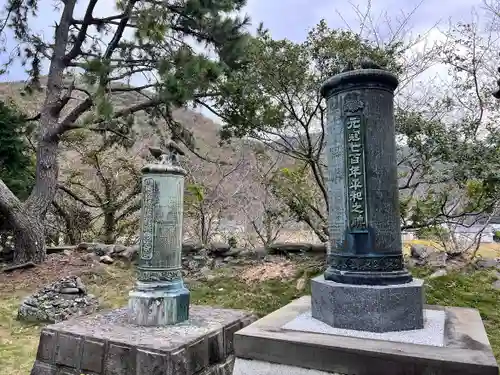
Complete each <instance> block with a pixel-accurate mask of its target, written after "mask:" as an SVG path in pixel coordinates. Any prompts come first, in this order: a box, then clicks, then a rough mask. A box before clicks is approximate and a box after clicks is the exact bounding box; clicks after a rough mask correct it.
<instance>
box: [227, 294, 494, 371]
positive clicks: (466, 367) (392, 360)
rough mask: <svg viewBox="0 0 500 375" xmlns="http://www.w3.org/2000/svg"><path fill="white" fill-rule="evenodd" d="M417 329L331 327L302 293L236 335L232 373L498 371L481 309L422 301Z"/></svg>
mask: <svg viewBox="0 0 500 375" xmlns="http://www.w3.org/2000/svg"><path fill="white" fill-rule="evenodd" d="M424 316H425V321H424V327H423V329H419V330H410V331H396V332H386V333H374V332H367V331H356V330H348V329H339V328H333V327H331V326H330V325H329V324H325V323H323V322H321V321H319V320H317V319H314V318H313V317H312V316H311V298H310V297H302V298H300V299H298V300H295V301H293V302H292V303H290V304H288V305H286V306H285V307H283V308H281V309H279V310H277V311H275V312H273V313H271V314H269V315H267V316H266V317H264V318H262V319H259V320H258V321H256V322H254V323H252V324H250V325H249V326H247V327H245V328H243V329H241V330H240V331H238V332H237V333H236V335H235V339H234V348H235V356H236V360H235V365H234V372H233V375H250V374H251V375H277V374H287V375H306V374H307V375H331V374H335V375H338V374H342V375H343V374H346V375H347V374H348V375H379V374H380V375H410V374H411V375H423V374H426V375H427V374H428V375H456V374H460V375H498V370H499V369H498V366H497V363H496V360H495V357H494V356H493V353H492V350H491V347H490V344H489V341H488V337H487V336H486V332H485V330H484V326H483V323H482V321H481V317H480V315H479V312H478V311H477V310H474V309H465V308H457V307H440V306H425V307H424Z"/></svg>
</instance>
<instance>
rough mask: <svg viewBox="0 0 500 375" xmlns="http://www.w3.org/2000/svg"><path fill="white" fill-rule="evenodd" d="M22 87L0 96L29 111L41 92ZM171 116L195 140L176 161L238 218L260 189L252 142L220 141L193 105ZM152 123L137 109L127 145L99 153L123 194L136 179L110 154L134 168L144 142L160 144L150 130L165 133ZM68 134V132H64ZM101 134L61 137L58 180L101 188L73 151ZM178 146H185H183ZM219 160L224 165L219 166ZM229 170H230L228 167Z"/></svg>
mask: <svg viewBox="0 0 500 375" xmlns="http://www.w3.org/2000/svg"><path fill="white" fill-rule="evenodd" d="M43 84H44V81H43V80H42V87H43ZM23 86H24V85H23V83H22V82H11V83H0V98H1V99H3V100H8V99H11V100H13V101H14V102H15V103H16V104H17V106H18V107H19V108H20V109H21V110H22V111H23V112H25V113H26V114H27V115H29V116H32V115H35V114H36V113H37V111H38V110H39V108H40V107H41V104H42V101H43V99H44V95H43V92H36V93H34V94H33V95H29V96H27V95H23V94H22V92H23ZM139 100H143V97H140V98H139V96H138V94H137V93H135V92H133V91H129V92H120V93H117V94H115V95H114V96H113V97H112V102H113V106H114V107H115V108H116V109H121V108H127V107H130V106H131V105H133V104H136V103H137V102H138V101H139ZM72 102H74V103H72ZM72 102H70V105H69V106H71V105H75V103H77V101H76V100H73V101H72ZM173 119H174V120H175V121H177V122H178V123H179V124H181V125H182V126H183V127H184V128H186V129H187V130H189V131H190V132H191V133H192V135H193V137H194V140H195V144H196V151H195V152H196V155H195V154H193V153H192V152H189V151H187V153H186V157H185V158H184V159H183V161H182V163H183V166H184V168H185V169H186V170H187V171H188V172H189V174H190V176H191V177H190V181H191V182H196V183H198V184H202V185H204V186H206V187H208V189H207V192H208V191H210V189H215V188H216V190H217V192H216V194H214V195H215V196H212V197H211V199H212V198H213V199H214V200H217V201H221V200H225V203H224V204H225V205H228V206H230V207H228V212H227V214H228V215H229V216H230V217H231V218H232V219H233V220H238V221H244V219H245V215H244V214H243V211H242V209H241V207H239V206H240V203H242V204H248V199H247V198H248V197H249V196H253V197H255V193H258V191H259V189H260V188H259V186H258V183H256V182H255V181H257V176H256V175H255V173H254V172H255V171H254V166H255V163H256V161H255V156H254V152H253V142H248V141H243V140H239V139H235V140H232V142H231V143H230V144H225V145H220V144H219V137H218V130H219V129H220V125H219V124H217V123H215V122H214V121H212V120H210V119H209V118H207V117H205V116H203V115H202V114H200V113H198V112H195V111H193V110H189V109H185V108H180V109H176V110H174V111H173ZM155 125H156V126H155V128H156V129H154V128H153V127H152V126H150V125H149V124H148V117H147V115H146V114H145V113H144V112H137V113H136V115H135V121H134V126H133V129H134V131H135V132H136V133H137V137H136V139H137V141H136V142H135V144H134V145H133V146H132V147H131V148H130V149H128V150H124V149H123V148H120V149H119V154H117V153H116V152H114V151H113V152H109V153H107V154H106V155H105V156H106V158H103V160H104V161H106V164H105V165H104V167H105V168H104V167H103V170H104V169H105V170H106V173H107V174H108V175H109V176H110V178H112V179H113V180H116V181H115V182H116V186H117V190H118V191H120V192H121V193H122V194H123V195H124V196H125V195H126V194H127V191H126V190H127V189H128V190H130V185H131V184H133V183H134V181H137V178H135V177H133V176H132V177H130V175H129V174H128V173H127V174H125V173H123V168H120V166H119V164H118V163H116V159H119V158H122V159H124V160H126V161H127V163H130V164H132V165H133V166H134V168H135V169H136V170H139V169H140V167H141V166H142V165H144V164H145V163H146V162H147V160H151V156H150V155H149V152H148V146H158V145H159V144H160V139H159V136H158V135H157V133H156V131H157V130H158V129H159V130H160V133H162V134H163V135H164V136H167V137H168V134H169V133H170V132H169V129H168V127H167V125H166V123H165V122H164V121H163V120H161V121H158V122H157V123H155ZM74 133H75V132H69V133H68V134H74ZM101 139H102V138H101V137H100V136H98V135H95V134H94V133H91V132H89V131H87V132H86V137H85V140H80V139H79V138H77V140H76V141H75V140H73V141H72V143H71V144H70V143H68V142H64V141H63V144H62V150H63V152H61V155H60V167H61V169H60V182H61V183H64V182H65V181H68V180H69V179H70V178H72V176H73V177H74V175H75V171H76V172H78V174H79V178H80V180H81V181H82V182H85V185H86V186H87V187H91V188H92V189H93V190H96V191H99V190H101V191H102V190H103V189H102V181H99V179H98V178H97V177H96V170H95V168H93V167H91V166H89V165H88V164H87V163H86V162H85V159H84V158H83V157H82V154H81V152H80V153H79V152H78V150H80V151H86V150H87V149H89V148H91V147H95V144H98V142H101ZM183 148H184V149H185V150H186V147H183ZM104 161H103V164H104ZM220 162H223V163H225V164H224V165H222V164H221V163H220ZM232 170H234V171H233V172H231V171H232ZM229 172H231V173H229ZM227 174H229V175H228V176H226V177H224V179H223V181H224V183H222V184H221V183H220V181H221V179H222V176H225V175H227ZM127 178H128V180H127ZM131 178H132V179H131ZM74 190H75V191H76V192H77V193H78V194H81V195H84V196H86V197H87V198H89V199H90V200H91V199H92V197H89V194H88V192H86V191H85V189H84V188H80V187H76V188H74ZM122 190H123V191H122ZM250 192H251V194H250ZM207 195H208V194H207ZM239 198H244V199H243V201H244V202H238V199H239Z"/></svg>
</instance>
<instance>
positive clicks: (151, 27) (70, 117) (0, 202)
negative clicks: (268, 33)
mask: <svg viewBox="0 0 500 375" xmlns="http://www.w3.org/2000/svg"><path fill="white" fill-rule="evenodd" d="M76 3H77V1H76V0H65V1H60V2H58V3H57V5H58V7H57V8H56V10H57V11H58V12H59V19H58V21H57V22H56V25H55V27H54V36H53V38H52V39H51V38H44V39H42V38H40V37H39V35H37V34H36V33H35V32H33V31H32V30H31V29H30V25H31V24H32V23H34V24H37V22H33V21H40V19H38V20H35V18H39V17H38V9H39V5H40V4H39V2H38V1H37V0H31V1H17V0H9V1H7V3H6V4H5V9H4V11H5V14H6V15H7V21H6V24H7V25H8V27H9V28H10V30H11V32H12V33H13V34H14V36H15V38H16V40H17V42H18V43H19V55H20V58H21V59H22V62H23V64H24V65H25V66H26V67H27V72H28V73H29V75H30V85H28V87H27V88H28V89H29V90H27V91H28V94H29V93H30V91H32V90H34V89H38V90H41V89H42V85H41V80H40V77H41V75H42V74H43V73H44V72H43V69H42V67H43V63H44V62H48V63H49V71H48V78H47V84H46V89H45V94H44V95H45V100H44V104H43V107H42V108H41V109H40V113H39V116H37V120H38V122H37V129H36V130H37V131H36V134H37V140H36V148H37V152H36V165H37V168H36V178H35V186H34V189H33V190H32V192H31V194H30V196H29V197H28V199H27V200H26V201H25V202H24V203H22V204H21V203H20V202H19V201H18V200H17V198H16V197H15V196H14V194H12V192H11V191H10V190H9V189H8V187H7V186H6V185H5V184H4V183H3V182H1V180H0V212H1V213H3V214H4V215H5V216H6V217H7V220H8V221H9V222H10V223H11V225H12V226H13V227H14V228H15V232H16V233H15V240H16V259H15V261H16V262H18V263H22V262H25V261H34V262H41V261H43V259H44V257H45V246H44V244H43V242H44V241H43V240H42V238H43V231H44V229H43V223H44V221H45V216H46V213H47V210H48V208H49V207H50V205H51V204H52V202H53V199H54V197H55V194H56V192H57V190H58V170H59V168H58V156H59V151H60V146H61V139H63V138H64V135H65V134H66V133H67V132H70V131H73V130H75V129H85V130H86V131H90V132H95V133H97V134H101V135H104V136H109V135H110V134H113V135H117V136H119V137H121V138H130V137H131V136H132V134H131V131H130V130H131V127H132V124H133V115H134V114H135V113H137V112H139V111H145V112H146V114H147V115H148V116H149V117H150V119H151V122H152V123H154V122H157V121H158V119H163V120H166V121H167V123H168V124H170V125H171V129H172V133H174V137H175V138H177V139H181V140H183V141H184V142H185V143H186V144H188V145H190V146H192V142H190V140H191V139H190V137H189V132H187V131H185V129H183V128H182V127H181V126H179V124H176V123H175V122H174V121H173V120H172V116H171V110H172V108H173V107H175V106H181V105H185V104H187V103H189V102H193V101H194V100H195V99H198V98H205V97H210V98H215V97H217V96H219V95H221V94H223V92H222V91H221V90H220V86H221V85H222V84H223V83H224V82H225V80H226V78H225V77H226V76H227V74H228V73H229V72H230V71H231V70H233V69H239V68H241V67H243V66H244V65H245V60H244V59H243V58H242V57H244V55H243V54H242V51H243V50H244V48H245V45H246V40H247V35H246V33H245V32H244V30H243V28H244V26H245V25H246V24H247V23H248V19H246V18H243V19H241V18H239V17H235V16H234V14H235V12H238V11H240V10H241V9H242V8H243V6H244V5H245V1H244V0H211V1H202V0H167V1H144V0H119V1H117V2H116V11H114V12H113V13H112V14H111V15H109V16H106V17H101V16H99V11H98V8H97V6H98V1H97V0H87V1H86V2H83V3H80V2H79V3H78V9H83V13H82V14H78V12H77V7H76ZM99 5H101V4H99ZM193 40H194V41H196V42H198V43H199V44H201V45H204V46H206V47H208V48H209V49H211V51H212V52H214V53H213V55H214V57H213V58H209V57H208V56H207V55H205V54H200V53H197V52H196V51H195V50H194V49H193V47H192V46H191V44H190V43H188V41H193ZM131 82H132V83H136V82H139V83H138V84H137V85H136V86H134V87H131V86H130V85H129V84H130V83H131ZM117 83H121V84H117ZM131 91H133V92H135V93H136V94H137V98H138V99H137V101H136V102H135V103H134V104H133V105H130V106H128V107H126V108H123V107H119V106H116V105H114V104H113V100H112V97H114V96H115V95H117V94H120V93H125V92H131Z"/></svg>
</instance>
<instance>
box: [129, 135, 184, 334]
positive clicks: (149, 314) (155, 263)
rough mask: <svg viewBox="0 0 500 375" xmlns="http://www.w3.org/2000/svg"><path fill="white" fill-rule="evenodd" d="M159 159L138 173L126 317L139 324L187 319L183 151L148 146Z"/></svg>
mask: <svg viewBox="0 0 500 375" xmlns="http://www.w3.org/2000/svg"><path fill="white" fill-rule="evenodd" d="M151 153H152V154H153V156H155V157H156V158H157V159H158V160H159V162H158V163H155V164H148V165H146V166H145V167H144V168H143V169H142V172H143V176H142V211H141V237H140V254H139V263H138V266H137V284H136V288H135V289H134V291H132V292H131V293H130V299H129V316H130V320H131V322H133V323H136V324H139V325H147V326H150V325H167V324H175V323H179V322H182V321H185V320H187V319H188V318H189V291H188V290H187V289H186V288H185V286H184V282H183V280H182V272H181V267H182V264H181V258H182V252H181V250H182V219H183V199H184V176H185V174H186V172H185V171H184V169H182V167H181V166H180V165H179V154H182V151H180V149H179V148H178V146H176V145H175V144H172V143H169V144H168V147H167V151H166V152H163V151H162V150H158V149H151Z"/></svg>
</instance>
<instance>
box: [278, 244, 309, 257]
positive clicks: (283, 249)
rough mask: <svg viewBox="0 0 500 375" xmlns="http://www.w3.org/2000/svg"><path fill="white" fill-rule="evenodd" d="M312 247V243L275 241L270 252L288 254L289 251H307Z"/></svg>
mask: <svg viewBox="0 0 500 375" xmlns="http://www.w3.org/2000/svg"><path fill="white" fill-rule="evenodd" d="M311 249H312V245H311V244H310V243H300V242H298V243H287V242H283V243H279V242H277V243H273V244H271V245H269V253H270V254H288V253H301V252H304V253H307V252H310V251H311Z"/></svg>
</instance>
